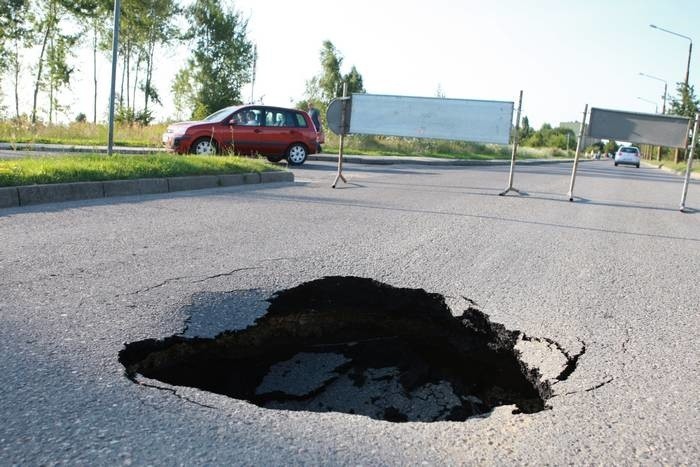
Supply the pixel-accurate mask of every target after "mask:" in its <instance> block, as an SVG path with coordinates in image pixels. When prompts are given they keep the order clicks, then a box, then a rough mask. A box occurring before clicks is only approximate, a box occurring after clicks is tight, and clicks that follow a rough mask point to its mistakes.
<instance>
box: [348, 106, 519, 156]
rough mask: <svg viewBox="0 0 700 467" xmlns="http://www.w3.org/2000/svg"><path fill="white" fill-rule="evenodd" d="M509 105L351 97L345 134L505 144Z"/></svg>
mask: <svg viewBox="0 0 700 467" xmlns="http://www.w3.org/2000/svg"><path fill="white" fill-rule="evenodd" d="M512 121H513V102H502V101H481V100H467V99H442V98H433V97H407V96H385V95H377V94H353V95H352V109H351V113H350V129H349V133H355V134H365V135H386V136H405V137H415V138H434V139H447V140H458V141H472V142H479V143H495V144H508V141H509V139H510V131H511V122H512Z"/></svg>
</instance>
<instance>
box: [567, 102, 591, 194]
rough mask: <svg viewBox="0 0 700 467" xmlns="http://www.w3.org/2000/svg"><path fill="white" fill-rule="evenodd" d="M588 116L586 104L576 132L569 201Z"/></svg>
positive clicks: (572, 191)
mask: <svg viewBox="0 0 700 467" xmlns="http://www.w3.org/2000/svg"><path fill="white" fill-rule="evenodd" d="M587 115H588V104H586V107H584V109H583V119H582V120H581V129H579V131H578V141H577V142H576V155H575V156H574V168H573V169H572V170H571V183H570V184H569V201H573V200H574V183H575V182H576V169H578V158H579V156H580V155H581V144H583V132H584V130H585V129H586V116H587Z"/></svg>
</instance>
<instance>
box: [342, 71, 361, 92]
mask: <svg viewBox="0 0 700 467" xmlns="http://www.w3.org/2000/svg"><path fill="white" fill-rule="evenodd" d="M343 81H344V82H346V83H347V84H348V95H350V94H352V93H354V92H355V93H362V92H365V87H364V85H363V84H362V75H361V74H360V72H358V71H357V68H355V65H353V66H352V68H351V69H350V73H348V74H346V75H345V76H343ZM342 93H343V92H342V88H341V91H340V95H342Z"/></svg>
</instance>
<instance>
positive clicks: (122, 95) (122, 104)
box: [119, 57, 126, 107]
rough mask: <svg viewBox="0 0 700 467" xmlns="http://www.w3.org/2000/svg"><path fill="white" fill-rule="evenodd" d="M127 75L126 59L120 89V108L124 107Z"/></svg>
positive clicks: (123, 63) (124, 59)
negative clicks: (125, 77) (125, 78)
mask: <svg viewBox="0 0 700 467" xmlns="http://www.w3.org/2000/svg"><path fill="white" fill-rule="evenodd" d="M125 75H126V57H124V58H123V60H122V82H121V85H120V87H119V107H124V76H125Z"/></svg>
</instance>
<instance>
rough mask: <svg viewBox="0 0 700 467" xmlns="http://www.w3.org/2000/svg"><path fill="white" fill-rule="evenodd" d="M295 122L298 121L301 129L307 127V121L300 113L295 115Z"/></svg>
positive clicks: (297, 124) (297, 123)
mask: <svg viewBox="0 0 700 467" xmlns="http://www.w3.org/2000/svg"><path fill="white" fill-rule="evenodd" d="M294 117H295V120H296V125H295V126H298V127H300V128H305V127H306V119H305V118H304V116H303V115H302V114H300V113H295V114H294Z"/></svg>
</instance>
